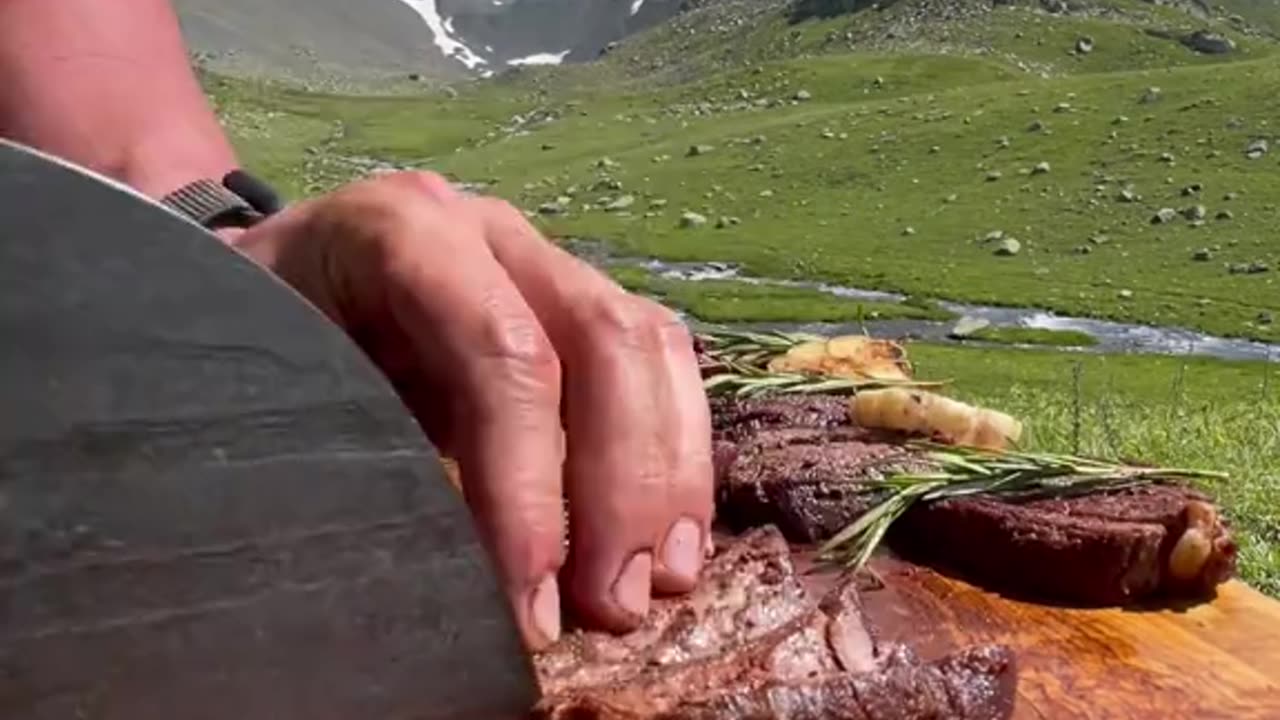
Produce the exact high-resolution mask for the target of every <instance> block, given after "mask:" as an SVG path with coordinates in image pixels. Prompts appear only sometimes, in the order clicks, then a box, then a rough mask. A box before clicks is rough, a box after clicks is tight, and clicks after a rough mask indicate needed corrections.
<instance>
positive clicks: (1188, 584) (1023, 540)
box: [890, 485, 1237, 605]
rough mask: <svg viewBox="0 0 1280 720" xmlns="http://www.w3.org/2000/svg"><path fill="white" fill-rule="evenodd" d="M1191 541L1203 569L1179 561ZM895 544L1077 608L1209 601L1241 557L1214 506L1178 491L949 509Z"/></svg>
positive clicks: (917, 513) (903, 529) (990, 582)
mask: <svg viewBox="0 0 1280 720" xmlns="http://www.w3.org/2000/svg"><path fill="white" fill-rule="evenodd" d="M1192 532H1195V533H1199V534H1200V535H1201V536H1203V538H1204V543H1203V546H1202V548H1201V551H1202V552H1201V553H1200V554H1201V555H1202V557H1201V558H1200V559H1199V561H1197V558H1195V557H1192V558H1191V559H1187V558H1186V557H1185V555H1184V556H1181V557H1180V556H1178V555H1177V553H1175V548H1176V547H1178V545H1179V543H1180V542H1184V545H1185V544H1186V542H1187V541H1183V538H1184V537H1188V538H1189V536H1190V534H1191V533H1192ZM1189 539H1190V538H1189ZM890 542H891V543H893V545H894V547H895V548H898V549H900V550H902V551H903V552H904V554H905V555H907V556H908V557H912V558H919V559H920V560H921V561H924V562H928V563H931V564H935V565H939V566H941V567H945V568H949V569H952V570H956V571H959V572H960V573H961V574H964V575H966V576H969V577H971V578H972V579H974V580H976V581H978V582H980V583H981V584H983V585H986V586H988V587H990V588H992V589H997V590H1001V591H1004V592H1007V593H1009V594H1018V595H1023V596H1027V597H1030V598H1035V599H1052V600H1054V601H1057V602H1065V603H1073V604H1079V605H1124V604H1130V603H1133V602H1136V601H1141V600H1144V599H1147V598H1154V597H1158V596H1176V597H1186V598H1201V597H1206V596H1209V595H1211V594H1212V593H1213V590H1214V588H1216V587H1217V586H1218V585H1220V584H1221V583H1223V582H1226V581H1227V580H1228V579H1230V578H1231V576H1232V575H1233V574H1234V572H1235V568H1236V555H1237V548H1236V544H1235V542H1234V541H1233V540H1232V538H1231V535H1230V532H1229V531H1228V529H1227V527H1226V525H1225V524H1224V523H1223V522H1222V520H1221V519H1220V518H1219V517H1218V514H1217V511H1216V510H1215V509H1214V507H1213V504H1212V502H1211V501H1210V500H1209V498H1208V497H1207V496H1205V495H1204V494H1202V493H1199V492H1197V491H1195V490H1192V489H1190V488H1185V487H1180V486H1173V485H1153V486H1145V487H1139V488H1133V489H1128V490H1121V491H1116V492H1109V493H1104V494H1096V495H1087V496H1080V497H1075V498H1069V499H1057V500H1041V501H1033V502H1027V503H1022V504H1013V503H1006V502H1000V501H996V500H989V499H955V500H944V501H941V502H938V503H932V504H929V505H923V506H919V507H916V508H913V509H912V510H911V511H910V512H908V513H906V514H905V515H904V516H903V517H902V519H901V520H900V522H899V526H898V527H897V528H896V529H895V530H894V531H893V533H891V536H890ZM1183 552H1185V551H1183ZM1179 563H1181V565H1182V567H1178V564H1179Z"/></svg>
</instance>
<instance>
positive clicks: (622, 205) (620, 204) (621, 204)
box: [604, 195, 636, 212]
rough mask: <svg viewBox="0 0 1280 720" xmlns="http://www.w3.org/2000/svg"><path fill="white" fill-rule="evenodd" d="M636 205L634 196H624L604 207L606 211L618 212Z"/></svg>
mask: <svg viewBox="0 0 1280 720" xmlns="http://www.w3.org/2000/svg"><path fill="white" fill-rule="evenodd" d="M635 204H636V198H635V196H634V195H623V196H622V197H619V198H617V199H615V200H613V201H612V202H609V203H607V204H606V205H605V206H604V211H605V212H618V211H620V210H626V209H627V208H629V207H631V206H632V205H635Z"/></svg>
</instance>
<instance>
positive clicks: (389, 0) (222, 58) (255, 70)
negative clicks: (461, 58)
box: [175, 0, 464, 81]
mask: <svg viewBox="0 0 1280 720" xmlns="http://www.w3.org/2000/svg"><path fill="white" fill-rule="evenodd" d="M175 7H176V8H177V10H178V15H179V19H180V21H181V23H182V30H183V35H184V37H185V38H186V41H187V45H188V47H189V48H190V49H191V50H192V52H193V53H195V54H196V55H197V56H198V57H199V58H200V59H201V61H202V63H203V64H204V65H205V66H207V67H211V68H214V69H217V70H220V71H224V72H230V73H235V74H243V75H251V76H259V77H274V78H285V79H297V80H306V81H316V80H320V79H324V78H326V77H330V76H332V77H342V78H353V79H374V78H381V77H386V76H391V75H398V76H401V77H403V76H405V75H407V74H408V73H412V72H417V73H422V72H427V71H429V72H431V73H432V74H433V75H436V76H440V77H445V78H450V77H453V78H457V77H462V76H464V73H463V72H462V70H463V69H462V67H461V66H457V67H454V63H447V62H445V61H444V59H443V58H442V57H441V56H440V55H439V53H438V51H437V50H436V48H435V46H434V45H433V44H432V42H431V35H430V33H429V32H427V27H426V25H425V24H423V22H422V20H421V19H420V18H419V17H418V16H417V14H416V13H414V11H413V10H412V9H410V8H409V7H408V6H406V5H405V4H404V3H403V2H400V0H364V1H363V2H348V1H347V0H269V1H265V2H264V1H263V0H175Z"/></svg>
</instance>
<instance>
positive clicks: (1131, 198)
mask: <svg viewBox="0 0 1280 720" xmlns="http://www.w3.org/2000/svg"><path fill="white" fill-rule="evenodd" d="M1116 199H1117V200H1119V201H1120V202H1123V203H1136V202H1138V201H1139V200H1141V199H1142V198H1140V197H1139V196H1138V194H1137V193H1135V192H1134V191H1133V189H1132V188H1124V189H1123V190H1121V191H1120V192H1119V193H1117V194H1116Z"/></svg>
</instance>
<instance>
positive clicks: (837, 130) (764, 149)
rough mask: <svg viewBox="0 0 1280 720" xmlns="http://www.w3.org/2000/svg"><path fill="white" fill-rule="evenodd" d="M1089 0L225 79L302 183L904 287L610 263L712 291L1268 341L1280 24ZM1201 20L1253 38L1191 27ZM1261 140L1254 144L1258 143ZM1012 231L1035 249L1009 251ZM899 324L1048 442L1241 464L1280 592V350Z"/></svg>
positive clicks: (735, 314)
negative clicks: (487, 206)
mask: <svg viewBox="0 0 1280 720" xmlns="http://www.w3.org/2000/svg"><path fill="white" fill-rule="evenodd" d="M1089 7H1090V8H1091V12H1089V13H1087V14H1083V15H1070V16H1057V15H1050V14H1046V13H1044V12H1041V11H1038V10H1035V9H1031V8H1028V7H1026V6H1022V5H1013V6H1008V7H1001V8H997V9H994V10H993V9H989V8H983V7H982V6H980V5H979V4H976V3H956V2H954V1H953V0H900V1H899V2H897V3H892V4H890V5H889V7H888V8H887V9H885V10H883V11H870V10H868V11H862V12H856V13H852V14H848V15H841V16H838V17H833V18H826V19H811V20H804V21H801V22H795V21H794V18H792V17H791V16H790V15H789V14H788V12H787V7H786V5H785V4H784V3H780V2H768V1H761V0H736V1H730V0H721V1H719V2H711V3H709V4H708V5H706V6H705V7H703V8H702V9H699V10H696V11H694V12H691V13H688V14H686V15H684V16H681V17H680V18H679V19H678V20H677V21H676V22H674V23H672V24H669V25H666V26H663V27H661V28H658V29H655V30H653V31H651V32H648V33H645V34H643V35H640V36H637V37H635V38H633V39H632V40H631V41H629V42H627V43H624V44H623V45H622V46H621V47H619V48H617V49H616V50H614V51H613V52H611V53H610V54H609V55H608V56H607V57H606V58H605V59H604V60H603V61H601V62H599V63H593V64H590V65H583V66H572V67H565V68H559V69H555V70H548V69H525V70H521V71H519V72H514V73H509V74H506V75H504V76H501V77H497V78H494V79H493V80H490V81H486V82H483V83H477V84H474V85H468V86H458V87H457V89H456V90H455V91H453V92H451V93H449V94H436V95H400V96H396V97H359V98H357V97H349V96H339V95H318V94H308V93H303V92H299V91H296V90H291V89H288V88H284V87H280V86H273V85H269V84H255V83H246V82H244V81H232V80H229V79H225V78H218V77H213V76H210V77H207V78H206V81H207V87H208V89H209V92H210V94H211V96H212V97H213V98H214V99H215V101H216V103H217V105H218V107H219V111H220V113H221V114H222V117H223V119H224V121H225V123H226V125H227V127H228V128H229V129H230V131H231V134H232V136H233V138H234V139H235V142H236V144H237V146H238V147H239V149H240V150H241V152H242V154H243V156H244V158H245V159H246V161H247V162H248V164H249V165H250V166H251V167H253V168H254V169H256V170H258V171H260V172H262V173H263V174H264V175H265V176H267V177H268V178H269V179H270V180H272V181H274V182H276V183H277V184H279V185H280V186H281V187H282V188H283V189H284V190H285V191H286V193H288V194H290V195H292V196H294V197H298V196H302V195H307V194H313V193H317V192H321V191H323V190H325V189H328V188H330V187H333V186H334V185H336V184H338V183H340V182H343V181H345V180H348V179H350V178H354V177H357V176H360V175H362V174H364V173H367V172H369V171H371V170H376V169H385V168H393V167H420V168H430V169H434V170H438V171H442V172H445V173H447V174H449V175H451V176H452V177H454V178H456V179H458V180H461V181H467V182H471V183H477V184H481V185H483V186H484V187H485V188H486V189H487V191H488V192H490V193H493V194H496V195H499V196H502V197H505V198H507V199H509V200H511V201H512V202H515V203H517V204H519V205H520V206H521V207H524V208H525V209H526V210H527V211H528V212H529V213H530V215H531V217H534V218H536V219H537V222H538V223H539V225H540V226H542V227H543V228H544V229H545V230H546V231H547V232H548V233H549V234H551V235H553V236H561V237H563V236H587V237H592V238H596V239H599V240H601V241H603V242H604V243H606V244H607V245H608V246H609V247H612V248H614V249H616V250H617V251H619V252H625V253H628V254H634V255H647V256H654V257H659V258H664V259H669V260H697V261H732V262H735V263H739V264H741V265H742V266H743V267H744V269H745V271H746V272H748V273H750V274H756V275H761V276H769V277H775V278H793V279H800V278H804V279H809V280H821V281H826V282H831V283H841V284H847V285H855V286H859V287H865V288H872V289H881V290H892V291H897V292H900V293H902V294H904V295H907V296H909V297H911V298H912V301H911V302H909V303H906V304H901V305H899V304H876V303H865V302H861V303H860V302H855V301H852V300H847V299H841V298H835V297H832V296H829V295H824V294H821V293H817V292H815V291H812V290H804V289H798V288H779V287H766V286H759V285H749V284H745V283H741V282H734V281H717V282H714V283H687V282H680V281H676V280H669V279H662V278H653V277H649V276H647V275H644V274H643V273H638V272H635V271H634V270H627V269H619V270H617V271H616V272H617V277H618V279H620V280H621V281H623V282H624V284H626V285H628V286H629V287H632V288H635V289H638V290H642V291H644V292H647V293H649V294H652V295H655V296H658V297H660V298H662V299H663V300H664V301H665V302H668V303H670V304H672V305H675V306H678V307H681V308H684V309H685V310H687V311H689V312H690V313H692V314H693V315H694V316H695V317H699V318H701V319H704V320H711V321H717V322H732V321H739V320H760V321H779V320H805V321H809V320H846V321H856V320H858V319H860V318H868V317H872V318H874V317H880V318H903V317H907V318H933V319H936V318H941V317H945V313H942V312H941V311H940V310H939V309H938V308H937V307H936V306H935V305H933V304H932V302H931V298H942V299H951V300H961V301H973V302H982V303H987V304H995V305H1001V304H1004V305H1019V306H1034V307H1041V308H1047V309H1051V310H1056V311H1060V312H1064V313H1071V314H1077V315H1086V316H1095V317H1105V318H1114V319H1120V320H1128V321H1134V322H1140V323H1150V324H1164V325H1177V326H1185V327H1191V328H1198V329H1201V330H1204V331H1207V332H1211V333H1215V334H1221V335H1231V336H1243V337H1251V338H1256V339H1262V340H1269V341H1272V342H1280V324H1278V323H1277V322H1276V318H1277V316H1280V238H1278V237H1277V235H1276V233H1275V228H1276V227H1277V224H1278V223H1277V221H1278V220H1280V206H1278V203H1280V200H1277V198H1280V146H1277V143H1276V139H1277V135H1278V134H1277V132H1276V129H1275V128H1274V127H1273V124H1274V123H1276V122H1280V120H1276V118H1280V100H1278V99H1277V97H1278V96H1277V95H1276V93H1275V92H1274V88H1275V87H1278V86H1280V55H1278V54H1277V53H1276V52H1275V50H1276V47H1277V46H1276V45H1275V43H1274V42H1273V41H1272V40H1270V39H1268V38H1267V37H1266V36H1265V35H1263V34H1260V33H1258V32H1252V31H1248V28H1246V27H1244V26H1242V25H1240V24H1239V23H1233V22H1231V21H1229V20H1224V19H1213V20H1200V19H1196V18H1195V17H1193V16H1192V15H1189V14H1187V13H1185V12H1182V11H1179V10H1177V9H1174V8H1169V7H1162V6H1155V5H1150V4H1147V3H1142V2H1129V1H1128V0H1113V1H1109V2H1095V3H1091V4H1090V5H1089ZM1203 28H1209V29H1212V30H1214V31H1215V32H1221V33H1223V34H1225V35H1226V36H1228V37H1230V38H1231V39H1232V41H1233V42H1234V43H1235V50H1234V51H1233V52H1231V53H1228V54H1225V55H1205V54H1198V53H1195V52H1193V51H1191V50H1190V49H1188V48H1187V47H1185V46H1184V45H1183V44H1182V43H1181V42H1180V41H1179V38H1181V37H1182V36H1184V35H1185V34H1186V33H1188V32H1190V31H1192V30H1195V29H1203ZM1086 39H1087V40H1088V43H1087V44H1088V47H1089V48H1090V50H1089V52H1082V51H1080V50H1079V47H1080V45H1081V41H1083V40H1086ZM1259 140H1264V141H1266V142H1267V143H1268V150H1267V152H1265V153H1256V157H1250V156H1248V155H1247V154H1246V150H1247V149H1248V148H1249V147H1250V146H1251V144H1253V143H1256V142H1257V141H1259ZM1254 147H1255V148H1256V147H1257V146H1254ZM693 148H696V149H693ZM691 149H692V150H691ZM1165 209H1167V210H1168V211H1171V212H1161V211H1162V210H1165ZM690 213H695V214H696V215H698V216H701V219H704V220H705V223H701V222H698V219H697V218H694V217H693V216H692V215H689V214H690ZM1157 217H1159V218H1160V221H1159V222H1153V219H1155V218H1157ZM1010 238H1013V239H1016V240H1017V241H1018V243H1017V251H1016V253H1015V254H1012V255H1000V254H998V253H997V249H998V248H999V247H1001V244H1002V243H1003V242H1004V241H1006V240H1008V239H1010ZM980 339H983V340H985V341H988V342H1006V343H1016V344H1037V343H1039V344H1045V345H1052V344H1060V343H1066V342H1072V343H1073V344H1076V343H1078V342H1079V339H1078V338H1074V337H1067V336H1064V335H1062V334H1055V333H1048V332H1038V333H1027V332H1016V331H1014V332H1010V331H1008V330H1003V331H1001V330H992V331H988V332H986V333H985V335H984V336H983V337H981V338H980ZM912 352H913V355H914V356H915V357H916V358H918V359H919V365H920V368H921V371H922V372H926V373H928V374H930V375H933V376H937V375H942V376H946V377H954V378H956V379H957V380H958V386H957V387H958V392H959V393H960V394H962V395H965V396H966V397H970V398H971V399H976V400H980V401H982V402H986V403H990V404H992V405H994V406H997V407H1003V408H1006V409H1008V410H1010V411H1012V412H1015V413H1018V414H1020V415H1022V416H1023V417H1026V418H1027V419H1028V422H1029V425H1030V427H1031V428H1032V435H1033V440H1034V443H1035V445H1036V446H1037V447H1046V448H1052V449H1056V450H1068V451H1070V450H1079V451H1082V452H1096V453H1101V454H1105V455H1126V456H1138V457H1144V458H1150V459H1153V460H1157V461H1159V462H1168V463H1181V464H1190V465H1196V466H1206V467H1215V468H1222V469H1226V470H1229V471H1231V472H1232V473H1233V474H1234V479H1233V481H1232V483H1231V484H1229V485H1227V486H1225V487H1222V488H1217V489H1215V492H1217V493H1218V494H1220V495H1221V496H1222V497H1223V498H1224V501H1225V503H1226V505H1227V508H1228V510H1229V512H1230V514H1231V517H1232V519H1233V521H1234V522H1235V523H1236V524H1237V526H1238V527H1239V529H1240V531H1241V536H1242V538H1243V543H1244V545H1243V548H1244V561H1245V566H1244V574H1245V576H1246V577H1247V578H1248V579H1249V580H1250V581H1252V582H1254V583H1255V584H1257V585H1259V586H1260V587H1263V588H1264V589H1267V590H1268V591H1269V592H1272V593H1276V594H1280V512H1278V511H1277V510H1276V507H1277V504H1276V503H1275V502H1274V498H1275V497H1278V496H1280V495H1278V493H1280V462H1278V461H1276V459H1275V458H1277V457H1280V378H1277V377H1276V375H1277V368H1276V366H1275V365H1274V364H1272V365H1264V364H1229V363H1218V362H1210V361H1199V360H1196V361H1184V360H1179V359H1174V358H1152V357H1127V356H1126V357H1081V356H1080V355H1078V354H1074V353H1069V352H1068V353H1064V352H1055V351H1050V350H1044V351H1034V352H1033V351H1025V350H1003V349H1002V350H997V349H981V350H979V349H974V348H956V347H941V346H930V345H917V346H915V347H913V350H912ZM1078 363H1082V364H1080V365H1079V368H1081V370H1077V364H1078ZM1081 372H1082V373H1083V374H1081Z"/></svg>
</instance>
